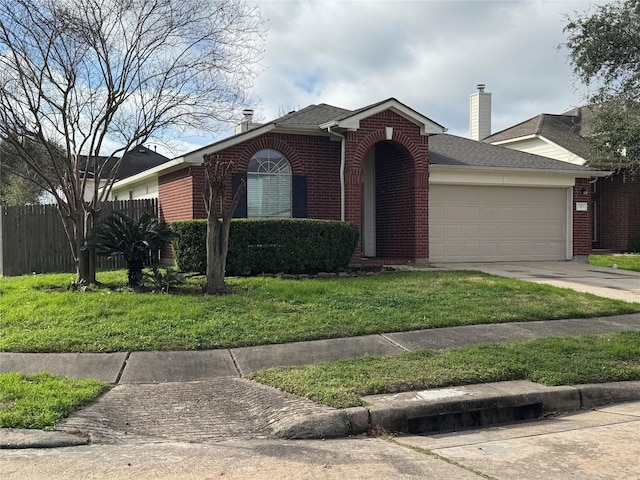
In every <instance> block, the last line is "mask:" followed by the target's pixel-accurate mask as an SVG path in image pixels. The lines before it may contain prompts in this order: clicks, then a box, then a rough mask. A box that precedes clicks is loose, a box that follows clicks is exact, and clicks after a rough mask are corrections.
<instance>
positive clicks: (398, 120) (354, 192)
mask: <svg viewBox="0 0 640 480" xmlns="http://www.w3.org/2000/svg"><path fill="white" fill-rule="evenodd" d="M385 127H392V128H393V136H392V141H393V142H394V143H396V144H399V145H398V146H396V147H395V149H396V152H403V153H401V154H400V156H399V157H397V158H395V159H392V160H391V163H392V165H389V166H388V167H389V169H391V170H393V168H394V167H397V168H398V169H399V172H398V178H397V179H396V180H395V182H396V183H398V185H399V183H400V180H399V178H401V177H402V176H404V177H405V185H406V192H405V193H403V194H402V196H401V197H399V198H398V199H397V201H396V202H393V203H392V204H393V205H395V206H396V208H395V212H396V213H397V214H398V215H401V212H400V210H401V208H402V205H405V206H406V205H407V203H411V202H408V200H407V199H408V198H409V197H410V196H412V197H413V200H414V203H413V205H415V206H416V210H415V216H414V219H415V220H414V225H408V224H406V222H405V224H403V225H402V226H401V227H399V228H400V231H403V230H404V231H406V232H407V237H409V236H410V237H411V238H410V239H408V238H406V239H404V240H403V243H402V244H400V245H399V246H397V247H395V248H393V249H391V250H389V249H388V248H387V247H383V251H382V252H381V251H378V252H376V253H377V255H378V256H379V257H382V256H383V255H384V254H385V253H383V252H385V250H386V252H387V253H389V254H392V255H393V256H394V257H396V258H397V257H400V258H402V257H404V258H405V259H411V260H414V259H417V260H426V259H427V258H428V257H429V243H428V221H429V219H428V213H427V212H428V196H429V193H428V181H427V179H428V148H427V137H426V136H423V135H420V128H419V127H418V126H417V125H415V124H414V123H412V122H410V121H408V120H406V119H405V118H403V117H402V116H400V115H398V114H397V113H395V112H393V111H391V110H386V111H384V112H381V113H379V114H377V115H373V116H371V117H369V118H366V119H364V120H362V121H361V122H360V128H359V129H358V130H357V131H355V132H347V134H346V138H347V142H346V158H347V162H346V168H345V190H346V205H345V206H346V220H347V221H350V222H352V223H353V224H355V225H357V226H358V228H359V229H360V230H362V182H363V165H364V159H365V156H366V154H367V152H368V151H369V149H371V147H373V146H374V145H376V144H378V147H380V146H381V145H384V144H383V143H379V142H387V138H386V130H385ZM385 148H387V147H382V150H383V151H384V150H385ZM378 149H379V150H380V148H378ZM390 152H391V151H390V150H389V149H387V150H386V153H384V154H383V155H386V156H387V157H388V156H389V153H390ZM407 158H408V159H412V162H411V165H409V162H408V161H406V159H407ZM376 168H378V162H377V161H376ZM400 172H401V173H400ZM376 176H378V175H376ZM396 191H397V190H396ZM405 195H406V196H405ZM380 203H382V202H378V207H377V208H378V209H379V208H380ZM386 215H387V217H388V218H390V216H391V214H390V213H388V214H386ZM377 227H378V228H379V229H380V228H381V227H382V232H377V233H378V235H377V236H378V237H379V238H380V239H381V242H378V243H379V244H380V245H378V247H379V246H383V245H384V243H385V242H387V243H388V241H389V239H390V236H389V235H390V234H389V233H388V232H389V231H390V230H389V229H387V228H386V227H385V226H382V225H380V224H378V226H377ZM396 227H398V225H396ZM399 238H400V235H397V236H396V240H399ZM361 256H362V242H360V243H359V245H358V247H357V248H356V253H355V255H354V259H353V260H354V261H358V260H359V259H360V257H361Z"/></svg>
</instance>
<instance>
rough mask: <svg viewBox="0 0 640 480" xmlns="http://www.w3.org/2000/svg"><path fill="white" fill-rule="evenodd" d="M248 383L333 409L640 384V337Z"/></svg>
mask: <svg viewBox="0 0 640 480" xmlns="http://www.w3.org/2000/svg"><path fill="white" fill-rule="evenodd" d="M251 379H252V380H255V381H258V382H261V383H265V384H267V385H271V386H274V387H276V388H279V389H281V390H285V391H287V392H290V393H293V394H295V395H299V396H303V397H307V398H309V399H311V400H313V401H315V402H318V403H324V404H326V405H329V406H332V407H335V408H347V407H355V406H360V405H363V402H362V400H361V399H360V397H361V396H363V395H373V394H379V393H394V392H403V391H410V390H424V389H430V388H440V387H448V386H456V385H471V384H477V383H486V382H499V381H507V380H530V381H533V382H538V383H542V384H545V385H575V384H582V383H604V382H616V381H627V380H640V332H620V333H615V334H607V335H585V336H580V337H549V338H542V339H538V340H529V341H516V342H510V343H505V344H496V345H473V346H469V347H463V348H458V349H453V350H437V351H436V350H418V351H414V352H410V353H406V354H402V355H397V356H393V357H383V358H376V357H363V358H358V359H354V360H344V361H339V362H327V363H319V364H315V365H309V366H304V367H279V368H269V369H265V370H260V371H258V372H255V373H253V374H252V375H251Z"/></svg>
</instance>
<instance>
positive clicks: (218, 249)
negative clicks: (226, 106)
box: [203, 155, 245, 295]
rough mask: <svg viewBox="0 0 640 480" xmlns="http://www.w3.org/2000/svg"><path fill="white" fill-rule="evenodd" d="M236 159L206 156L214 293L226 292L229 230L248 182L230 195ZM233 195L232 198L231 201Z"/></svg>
mask: <svg viewBox="0 0 640 480" xmlns="http://www.w3.org/2000/svg"><path fill="white" fill-rule="evenodd" d="M232 167H233V162H231V161H228V160H223V159H221V158H220V157H219V156H217V155H206V156H205V158H204V169H205V170H204V173H205V185H204V187H205V188H204V190H203V192H204V193H203V195H204V203H205V206H206V209H207V241H206V247H207V286H206V292H207V293H208V294H211V295H217V294H222V293H226V291H227V284H226V281H225V276H226V264H227V251H228V250H229V229H230V227H231V218H232V217H233V212H234V211H235V210H236V207H237V206H238V202H239V201H240V197H241V196H242V194H243V193H244V189H245V184H244V183H242V184H241V185H240V186H239V188H237V189H236V191H235V192H233V195H229V196H228V195H227V183H228V182H227V180H228V178H229V173H230V172H231V168H232ZM229 198H230V199H231V201H230V202H229Z"/></svg>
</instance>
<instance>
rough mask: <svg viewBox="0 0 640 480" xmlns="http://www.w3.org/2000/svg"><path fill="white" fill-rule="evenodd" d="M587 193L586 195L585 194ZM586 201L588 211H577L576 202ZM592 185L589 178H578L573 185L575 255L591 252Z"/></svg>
mask: <svg viewBox="0 0 640 480" xmlns="http://www.w3.org/2000/svg"><path fill="white" fill-rule="evenodd" d="M585 193H586V195H585ZM577 202H581V203H586V204H587V208H588V209H587V211H580V212H579V211H577V210H576V203H577ZM591 238H592V233H591V185H590V183H589V179H588V178H576V183H575V186H574V187H573V256H574V257H576V256H584V255H589V254H590V253H591Z"/></svg>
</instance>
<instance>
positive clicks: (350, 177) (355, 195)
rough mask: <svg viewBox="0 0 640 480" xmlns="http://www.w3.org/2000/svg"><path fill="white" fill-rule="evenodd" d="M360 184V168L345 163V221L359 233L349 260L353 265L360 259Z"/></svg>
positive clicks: (361, 180)
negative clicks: (355, 227) (356, 243)
mask: <svg viewBox="0 0 640 480" xmlns="http://www.w3.org/2000/svg"><path fill="white" fill-rule="evenodd" d="M347 158H349V157H347ZM362 182H363V179H362V167H360V166H354V165H351V164H350V162H348V161H347V162H346V165H345V169H344V190H345V202H344V213H345V220H346V221H347V222H350V223H352V224H354V225H355V226H357V227H358V232H360V238H359V239H358V245H357V246H356V249H355V251H354V252H353V258H352V259H351V261H352V262H354V263H358V262H359V261H360V259H361V258H362Z"/></svg>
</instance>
